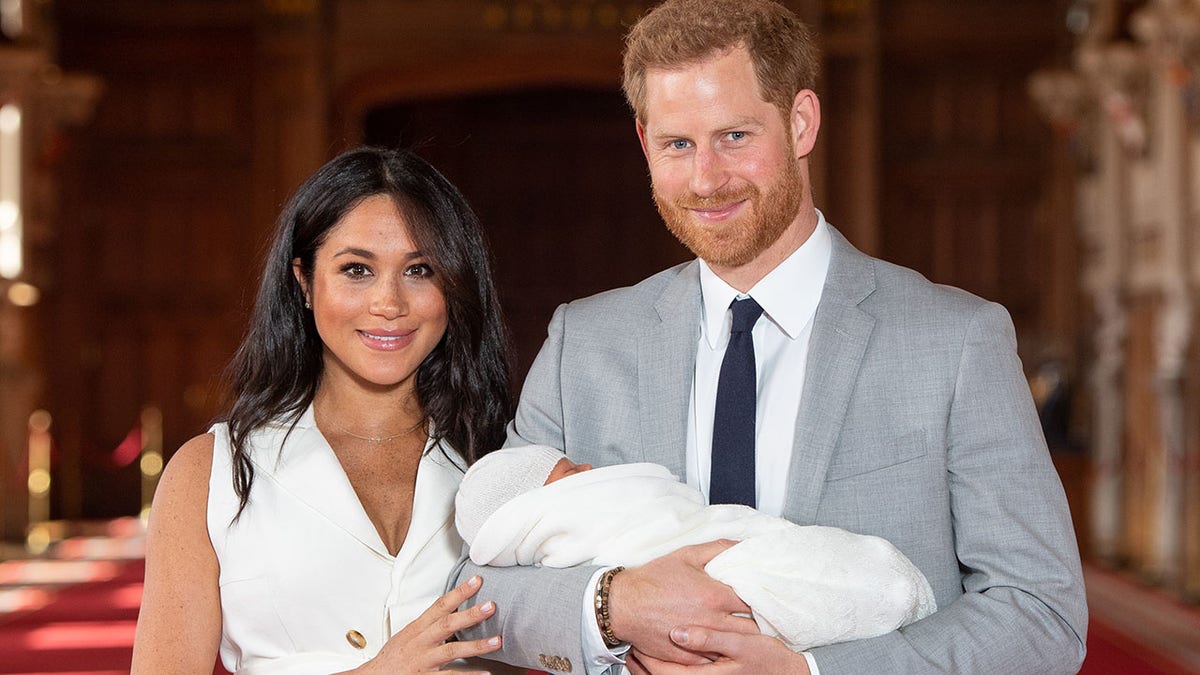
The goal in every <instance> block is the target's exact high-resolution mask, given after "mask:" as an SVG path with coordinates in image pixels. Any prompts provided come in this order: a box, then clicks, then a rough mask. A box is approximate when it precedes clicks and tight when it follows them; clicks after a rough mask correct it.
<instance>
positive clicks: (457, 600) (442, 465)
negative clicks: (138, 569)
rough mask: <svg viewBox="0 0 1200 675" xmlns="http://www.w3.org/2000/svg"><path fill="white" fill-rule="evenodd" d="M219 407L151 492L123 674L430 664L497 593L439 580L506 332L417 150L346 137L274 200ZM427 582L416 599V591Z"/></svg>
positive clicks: (491, 439) (459, 652)
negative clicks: (227, 402)
mask: <svg viewBox="0 0 1200 675" xmlns="http://www.w3.org/2000/svg"><path fill="white" fill-rule="evenodd" d="M230 372H231V375H232V380H233V392H234V395H235V397H234V402H233V405H232V407H231V408H230V410H229V412H228V413H227V415H226V416H225V418H224V420H223V422H222V423H220V424H217V425H215V426H214V427H213V428H212V430H211V431H210V432H209V433H207V434H203V435H201V436H197V437H196V438H193V439H192V440H190V441H188V442H187V443H186V444H184V445H183V447H181V448H180V449H179V451H178V452H177V453H176V454H175V456H174V457H173V458H172V460H171V462H170V464H169V466H168V467H167V470H166V471H165V472H164V474H163V477H162V482H161V483H160V485H159V488H158V492H157V494H156V495H155V499H154V508H153V510H152V512H151V517H150V525H149V530H148V534H147V555H146V585H145V592H144V596H143V602H142V609H141V614H140V616H139V617H138V628H137V638H136V640H135V645H134V657H133V671H134V672H135V673H164V672H172V673H187V672H194V673H211V672H212V668H213V663H214V662H215V659H216V656H217V652H218V647H219V651H220V656H221V659H222V662H223V663H224V665H225V667H226V668H227V669H229V670H231V671H235V672H246V673H263V672H271V673H279V672H288V673H331V672H341V671H354V672H364V673H365V672H387V673H407V672H429V671H434V670H438V669H439V668H441V667H442V666H444V665H446V664H447V663H449V662H451V661H453V660H454V659H458V658H464V657H472V656H477V655H480V654H485V653H489V652H492V651H495V650H496V649H498V648H499V646H500V638H499V636H492V637H490V638H487V639H484V640H479V641H474V642H454V641H451V642H445V640H447V639H448V638H450V637H451V636H452V634H453V632H454V631H455V630H457V629H459V628H463V627H466V626H469V625H473V624H476V623H478V622H479V621H482V620H483V619H484V618H485V617H487V616H490V615H491V614H492V613H493V612H495V606H494V603H483V604H481V605H480V606H479V607H478V608H475V609H471V610H467V611H463V612H458V611H456V610H457V608H458V607H459V605H460V604H461V603H462V601H463V600H465V599H466V598H468V597H471V596H473V595H474V594H475V593H476V592H477V591H478V590H479V581H478V579H477V578H475V579H472V580H470V581H468V582H467V583H464V584H463V585H462V586H459V587H458V588H455V589H453V590H451V591H450V592H448V593H446V594H445V595H442V596H441V597H440V598H439V597H438V596H439V595H440V594H441V591H442V590H443V589H444V587H445V579H446V576H447V574H448V573H449V571H450V569H451V567H452V566H453V565H454V564H455V562H456V560H457V559H458V556H459V554H460V552H461V545H462V544H461V540H460V539H459V538H458V535H457V533H456V532H455V530H454V519H453V502H454V494H455V490H456V489H457V486H458V482H459V480H460V479H461V476H462V467H463V466H464V465H466V464H469V463H471V462H473V461H474V460H475V459H477V458H478V457H480V456H481V455H482V454H483V453H485V452H487V451H488V450H490V449H493V448H496V447H499V446H500V444H501V442H502V441H503V438H504V424H505V423H506V421H507V420H508V418H509V414H510V411H511V401H510V396H509V388H508V387H509V370H508V354H507V343H506V340H505V335H504V330H503V327H502V323H501V320H500V317H499V308H498V305H497V300H496V294H495V290H494V288H493V286H492V280H491V276H490V268H489V263H488V257H487V252H486V248H485V246H484V244H483V240H482V236H481V234H480V231H479V224H478V222H477V220H476V218H475V216H474V214H473V213H472V212H471V210H470V208H469V207H468V206H467V205H466V203H465V201H464V199H463V197H462V195H461V194H460V193H459V192H458V190H456V189H455V188H454V186H452V185H451V184H450V183H449V182H448V181H447V180H446V179H445V178H443V177H442V176H441V175H440V174H439V173H438V172H437V171H436V170H435V169H433V167H431V166H429V164H427V163H426V162H424V161H423V160H421V159H420V158H418V157H416V156H414V155H412V154H410V153H407V152H402V151H391V150H383V149H375V148H361V149H357V150H353V151H350V152H347V153H345V154H343V155H341V156H339V157H337V158H336V159H334V160H333V161H331V162H330V163H328V164H326V165H325V166H324V167H322V168H321V169H320V170H319V171H317V173H316V174H314V175H313V176H312V177H311V178H310V179H308V181H306V182H305V183H304V185H303V186H301V188H300V190H299V191H298V192H297V194H296V195H295V197H293V199H292V200H291V202H290V203H289V204H288V206H287V208H286V209H285V210H284V212H283V214H282V215H281V216H280V219H279V224H278V227H277V231H276V234H275V239H274V243H273V245H272V247H271V251H270V253H269V257H268V259H267V266H266V270H265V271H264V274H263V278H262V282H261V285H260V287H259V291H258V297H257V301H256V303H255V307H254V313H253V316H252V319H251V324H250V330H249V333H248V334H247V336H246V338H245V340H244V341H243V342H242V345H241V347H240V348H239V349H238V352H237V354H236V356H235V357H234V361H233V364H232V366H231V370H230ZM435 601H436V602H435Z"/></svg>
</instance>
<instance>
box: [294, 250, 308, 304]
mask: <svg viewBox="0 0 1200 675" xmlns="http://www.w3.org/2000/svg"><path fill="white" fill-rule="evenodd" d="M292 274H293V275H294V276H295V277H296V282H297V283H299V284H300V292H301V293H304V306H305V307H308V308H310V309H311V308H312V296H311V295H309V293H308V278H307V277H305V276H304V265H302V264H300V259H299V258H293V259H292Z"/></svg>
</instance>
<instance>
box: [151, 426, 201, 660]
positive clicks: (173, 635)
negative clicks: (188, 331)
mask: <svg viewBox="0 0 1200 675" xmlns="http://www.w3.org/2000/svg"><path fill="white" fill-rule="evenodd" d="M212 456H213V436H212V434H204V435H201V436H197V437H195V438H193V439H192V440H190V441H188V442H187V443H185V444H184V445H183V447H181V448H180V449H179V450H178V452H176V453H175V455H174V457H172V458H171V461H170V462H169V463H168V465H167V468H166V470H165V471H164V472H163V476H162V480H161V482H160V483H159V485H158V490H157V491H156V492H155V494H154V504H153V506H152V508H151V511H150V525H149V528H148V531H147V534H146V584H145V590H144V591H143V592H142V608H141V612H140V613H139V614H138V623H137V636H136V638H135V639H134V644H133V670H132V672H133V673H134V675H137V674H139V673H147V674H154V673H202V674H203V675H209V674H210V673H212V671H213V665H214V664H215V663H216V660H217V650H218V648H219V647H220V642H221V596H220V589H219V587H218V572H219V567H218V564H217V554H216V552H214V551H213V547H212V543H211V542H210V541H209V538H208V524H207V510H208V481H209V474H210V472H211V471H212Z"/></svg>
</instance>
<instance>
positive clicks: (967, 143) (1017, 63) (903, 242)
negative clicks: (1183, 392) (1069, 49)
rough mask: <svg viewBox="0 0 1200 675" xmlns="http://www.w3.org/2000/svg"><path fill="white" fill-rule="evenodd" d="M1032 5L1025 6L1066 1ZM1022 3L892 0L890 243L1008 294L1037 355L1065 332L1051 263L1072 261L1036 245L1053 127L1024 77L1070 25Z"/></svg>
mask: <svg viewBox="0 0 1200 675" xmlns="http://www.w3.org/2000/svg"><path fill="white" fill-rule="evenodd" d="M1028 4H1029V7H1028V8H1027V7H1026V3H1023V4H1022V7H1021V9H1020V10H1019V11H1021V12H1024V11H1025V10H1026V9H1028V10H1029V11H1030V12H1032V13H1033V14H1031V15H1030V16H1034V15H1042V14H1045V15H1046V16H1047V17H1049V16H1050V13H1051V12H1053V11H1054V8H1053V7H1052V6H1050V7H1048V5H1052V4H1053V3H1037V4H1038V6H1037V7H1033V6H1032V5H1033V3H1028ZM1016 11H1018V10H1017V9H1015V8H1014V7H1013V5H1012V3H1002V2H984V1H976V2H969V3H953V4H951V3H936V2H923V1H915V0H914V1H910V2H900V3H884V4H881V5H880V13H881V40H882V44H883V55H882V59H881V61H882V64H883V66H882V81H883V86H882V92H883V93H882V96H881V105H882V107H883V110H884V113H883V115H882V139H883V142H882V149H883V154H882V162H883V172H884V173H883V180H882V200H881V203H882V204H883V205H884V206H883V209H882V211H881V214H880V219H881V221H882V226H881V233H880V251H881V253H882V254H883V256H884V257H885V258H888V259H891V260H894V261H896V262H899V263H900V264H903V265H906V266H909V267H913V268H915V269H917V270H918V271H921V272H922V273H924V274H926V275H927V276H929V277H930V278H931V279H933V280H934V281H938V282H942V283H948V284H952V285H956V286H960V287H963V288H966V289H967V290H969V291H972V292H975V293H977V294H979V295H982V296H983V297H986V298H989V299H991V300H995V301H998V302H1000V303H1002V304H1004V305H1005V306H1006V307H1007V308H1008V309H1009V311H1010V313H1011V314H1012V316H1013V320H1014V323H1015V325H1016V327H1017V331H1018V337H1019V343H1020V345H1021V349H1022V355H1023V356H1024V357H1026V360H1027V365H1030V359H1029V358H1028V357H1029V356H1030V355H1029V354H1026V353H1025V352H1026V351H1030V352H1031V353H1032V354H1034V355H1036V354H1040V353H1041V352H1042V347H1041V345H1042V344H1043V343H1047V342H1052V341H1053V340H1054V339H1058V338H1057V336H1052V335H1051V334H1050V330H1051V328H1048V327H1046V326H1043V325H1042V321H1043V320H1044V313H1043V311H1042V305H1041V303H1042V300H1043V297H1044V296H1043V294H1042V292H1041V291H1042V287H1043V285H1045V284H1046V283H1047V281H1048V280H1047V275H1045V274H1044V268H1043V266H1047V267H1048V266H1053V265H1057V264H1060V261H1058V260H1046V259H1040V258H1039V257H1038V255H1037V254H1036V253H1033V254H1032V255H1031V252H1033V251H1036V250H1037V248H1038V246H1037V245H1038V242H1039V237H1040V236H1041V231H1040V229H1039V225H1038V222H1039V221H1038V213H1039V209H1040V203H1041V199H1042V187H1043V183H1044V182H1045V179H1046V175H1047V173H1048V170H1049V165H1048V152H1047V149H1048V147H1049V146H1050V139H1049V132H1048V130H1047V129H1045V127H1044V125H1042V124H1041V123H1040V122H1039V121H1038V119H1037V117H1036V114H1035V111H1034V109H1033V106H1032V105H1031V104H1030V102H1029V100H1028V98H1027V96H1026V95H1025V86H1026V85H1025V82H1026V79H1027V77H1028V76H1029V74H1030V73H1031V72H1033V70H1034V69H1035V68H1036V67H1038V66H1039V65H1040V64H1041V63H1043V62H1045V61H1046V60H1048V59H1049V58H1050V56H1051V55H1052V53H1053V51H1054V49H1055V48H1056V46H1057V45H1058V44H1059V41H1060V40H1061V37H1060V36H1059V35H1058V34H1057V33H1056V31H1055V29H1054V26H1055V25H1056V24H1055V22H1054V21H1047V22H1045V23H1042V22H1039V21H1037V20H1033V19H1031V20H1028V21H1019V22H1017V21H1011V17H1012V16H1013V15H1014V12H1016ZM968 36H969V37H968ZM1059 279H1061V277H1051V278H1050V281H1051V282H1052V281H1055V280H1059ZM1067 339H1070V338H1067Z"/></svg>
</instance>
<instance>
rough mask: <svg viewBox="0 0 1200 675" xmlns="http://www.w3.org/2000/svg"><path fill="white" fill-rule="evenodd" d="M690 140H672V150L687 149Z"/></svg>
mask: <svg viewBox="0 0 1200 675" xmlns="http://www.w3.org/2000/svg"><path fill="white" fill-rule="evenodd" d="M687 148H688V142H687V141H685V140H682V139H679V140H674V141H671V149H672V150H687Z"/></svg>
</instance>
